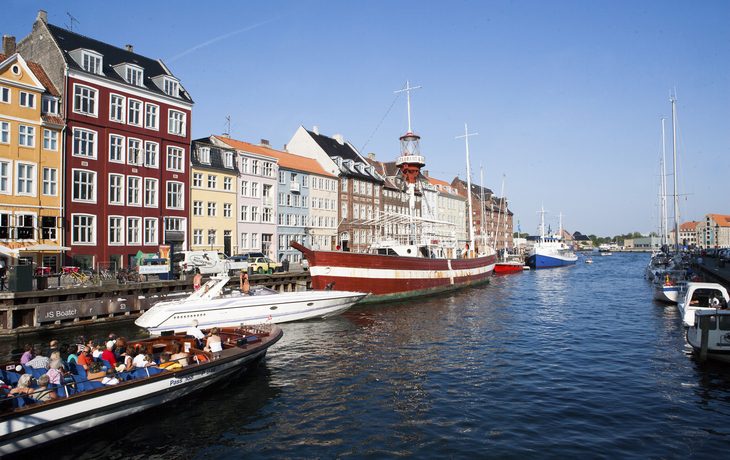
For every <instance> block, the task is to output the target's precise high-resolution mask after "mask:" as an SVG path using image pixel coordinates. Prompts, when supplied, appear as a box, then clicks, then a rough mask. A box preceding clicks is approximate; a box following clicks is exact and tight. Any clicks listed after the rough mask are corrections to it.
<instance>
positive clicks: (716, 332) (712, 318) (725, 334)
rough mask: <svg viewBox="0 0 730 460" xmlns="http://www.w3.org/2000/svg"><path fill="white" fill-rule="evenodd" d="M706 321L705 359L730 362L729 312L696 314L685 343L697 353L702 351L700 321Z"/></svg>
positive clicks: (700, 312)
mask: <svg viewBox="0 0 730 460" xmlns="http://www.w3.org/2000/svg"><path fill="white" fill-rule="evenodd" d="M703 319H704V320H706V321H707V325H708V328H707V329H708V330H707V357H708V358H712V359H715V360H718V361H723V362H730V310H719V309H718V310H715V309H708V310H702V311H698V312H696V314H695V315H694V322H693V323H692V325H691V326H690V327H689V328H688V329H687V343H689V344H690V346H691V347H692V348H693V349H694V351H695V352H697V353H699V352H700V351H701V349H702V329H701V324H702V321H703Z"/></svg>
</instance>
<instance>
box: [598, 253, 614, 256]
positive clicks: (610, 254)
mask: <svg viewBox="0 0 730 460" xmlns="http://www.w3.org/2000/svg"><path fill="white" fill-rule="evenodd" d="M601 255H602V256H612V255H613V252H602V253H601Z"/></svg>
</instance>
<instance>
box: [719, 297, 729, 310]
mask: <svg viewBox="0 0 730 460" xmlns="http://www.w3.org/2000/svg"><path fill="white" fill-rule="evenodd" d="M717 308H719V309H720V310H727V309H728V308H727V300H725V297H724V296H722V297H720V306H719V307H717Z"/></svg>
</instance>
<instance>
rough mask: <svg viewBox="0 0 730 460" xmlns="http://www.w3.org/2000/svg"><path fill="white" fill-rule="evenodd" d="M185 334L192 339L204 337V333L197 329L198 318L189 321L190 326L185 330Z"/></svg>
mask: <svg viewBox="0 0 730 460" xmlns="http://www.w3.org/2000/svg"><path fill="white" fill-rule="evenodd" d="M185 335H189V336H190V337H192V338H193V339H198V340H203V339H204V338H205V334H203V332H202V331H201V330H200V329H198V320H197V319H194V320H192V321H191V322H190V327H189V328H188V330H187V331H185Z"/></svg>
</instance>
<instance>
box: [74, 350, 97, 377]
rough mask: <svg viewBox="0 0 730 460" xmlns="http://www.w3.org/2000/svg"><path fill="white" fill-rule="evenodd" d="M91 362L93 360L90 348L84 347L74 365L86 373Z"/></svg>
mask: <svg viewBox="0 0 730 460" xmlns="http://www.w3.org/2000/svg"><path fill="white" fill-rule="evenodd" d="M93 362H94V358H92V357H91V348H90V347H88V346H86V347H84V351H83V352H81V354H80V355H79V358H78V360H77V361H76V365H77V366H79V365H80V366H82V367H83V368H84V369H85V370H86V372H88V371H89V366H90V365H91V363H93Z"/></svg>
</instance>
